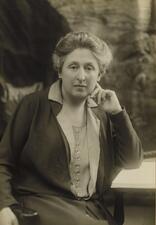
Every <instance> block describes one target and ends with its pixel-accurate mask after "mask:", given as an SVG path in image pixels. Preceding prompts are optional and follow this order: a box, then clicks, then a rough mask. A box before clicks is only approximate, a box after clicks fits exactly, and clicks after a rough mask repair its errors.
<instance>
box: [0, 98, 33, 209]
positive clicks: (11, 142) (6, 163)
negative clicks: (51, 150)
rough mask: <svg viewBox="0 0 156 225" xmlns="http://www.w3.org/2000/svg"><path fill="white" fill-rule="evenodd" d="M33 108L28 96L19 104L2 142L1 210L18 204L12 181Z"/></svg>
mask: <svg viewBox="0 0 156 225" xmlns="http://www.w3.org/2000/svg"><path fill="white" fill-rule="evenodd" d="M32 106H33V104H32V103H31V101H29V97H28V96H27V97H25V98H24V99H23V100H22V101H21V102H20V103H19V105H18V106H17V109H16V110H15V112H14V114H13V116H12V118H11V119H10V121H9V123H8V126H7V128H6V130H5V132H4V135H3V138H2V140H1V142H0V209H1V208H3V207H6V206H9V205H11V204H15V203H17V202H16V199H15V198H14V197H13V195H12V188H11V180H12V177H13V174H14V172H15V171H16V169H17V168H16V166H17V162H18V157H19V154H20V152H21V150H22V148H23V146H24V144H25V143H26V140H27V137H28V133H29V128H30V124H31V120H32V112H33V110H32V109H33V107H32Z"/></svg>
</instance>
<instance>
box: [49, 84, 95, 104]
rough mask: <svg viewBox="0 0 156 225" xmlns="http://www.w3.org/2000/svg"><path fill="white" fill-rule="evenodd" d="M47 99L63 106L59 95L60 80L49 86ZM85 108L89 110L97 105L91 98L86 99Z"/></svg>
mask: <svg viewBox="0 0 156 225" xmlns="http://www.w3.org/2000/svg"><path fill="white" fill-rule="evenodd" d="M48 99H49V100H52V101H54V102H57V103H59V104H60V105H63V96H62V93H61V80H57V81H56V82H55V83H53V84H52V85H51V86H50V89H49V93H48ZM87 106H88V107H90V108H94V107H97V106H98V105H97V104H96V102H95V101H94V100H93V99H92V98H90V97H88V99H87Z"/></svg>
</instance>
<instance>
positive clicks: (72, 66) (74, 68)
mask: <svg viewBox="0 0 156 225" xmlns="http://www.w3.org/2000/svg"><path fill="white" fill-rule="evenodd" d="M69 68H70V69H72V70H76V69H77V66H76V65H71V66H69Z"/></svg>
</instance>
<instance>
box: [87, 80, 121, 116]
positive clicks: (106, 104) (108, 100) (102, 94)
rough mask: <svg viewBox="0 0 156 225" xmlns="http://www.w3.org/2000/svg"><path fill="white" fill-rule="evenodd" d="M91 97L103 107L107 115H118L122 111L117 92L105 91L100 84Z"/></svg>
mask: <svg viewBox="0 0 156 225" xmlns="http://www.w3.org/2000/svg"><path fill="white" fill-rule="evenodd" d="M90 97H91V98H93V99H94V100H95V101H96V103H97V104H98V105H101V106H102V108H103V109H104V110H105V111H106V112H107V113H110V114H117V113H119V112H121V111H122V108H121V105H120V103H119V100H118V98H117V96H116V94H115V92H114V91H112V90H105V89H103V88H102V87H101V86H100V85H99V84H98V83H97V85H96V87H95V89H94V91H93V92H92V93H91V96H90Z"/></svg>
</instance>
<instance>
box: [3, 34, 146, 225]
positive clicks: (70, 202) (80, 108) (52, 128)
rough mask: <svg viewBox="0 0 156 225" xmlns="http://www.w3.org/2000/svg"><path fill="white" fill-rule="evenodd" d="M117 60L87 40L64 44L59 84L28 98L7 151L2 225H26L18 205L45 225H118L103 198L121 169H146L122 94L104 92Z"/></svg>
mask: <svg viewBox="0 0 156 225" xmlns="http://www.w3.org/2000/svg"><path fill="white" fill-rule="evenodd" d="M111 59H112V55H111V52H110V49H109V47H108V46H107V44H106V43H105V42H104V41H102V40H100V39H99V38H97V37H95V36H93V35H91V34H89V33H87V32H71V33H69V34H67V35H66V36H65V37H63V38H62V39H61V40H60V41H59V43H58V44H57V46H56V49H55V52H54V54H53V63H54V66H55V68H56V70H57V71H58V80H57V81H56V82H55V83H54V84H52V85H51V87H50V88H49V89H47V90H44V91H40V92H37V93H33V94H30V95H28V96H26V97H24V99H23V100H22V101H21V102H20V104H19V105H18V107H17V110H16V111H15V113H14V115H13V117H12V119H11V121H10V123H9V125H8V127H7V129H6V131H5V134H4V136H3V139H2V141H1V144H0V208H1V211H0V224H1V225H17V224H18V219H17V217H16V216H15V214H14V210H13V209H14V207H15V206H16V204H17V205H20V206H21V207H26V208H29V209H33V210H36V211H37V212H38V215H39V217H38V221H37V223H36V224H37V225H65V224H68V225H87V224H88V225H96V224H98V225H100V224H101V225H107V224H115V223H114V222H113V219H112V220H111V219H110V218H109V216H108V214H107V213H106V208H105V206H104V201H103V196H104V195H105V193H106V190H107V189H108V188H109V187H110V185H111V182H112V180H113V178H114V177H115V175H116V174H117V172H119V171H120V169H122V168H136V167H138V166H139V165H140V163H141V160H142V148H141V143H140V140H139V138H138V136H137V134H136V132H135V131H134V129H133V126H132V124H131V122H130V119H129V117H128V115H127V113H126V110H125V109H122V107H121V106H120V103H119V101H118V98H117V96H116V94H115V92H114V91H112V90H105V89H103V88H102V87H100V85H99V84H98V82H99V81H100V79H101V77H102V76H103V75H104V74H105V71H106V69H107V68H108V66H109V64H110V61H111ZM34 224H35V223H33V225H34Z"/></svg>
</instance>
